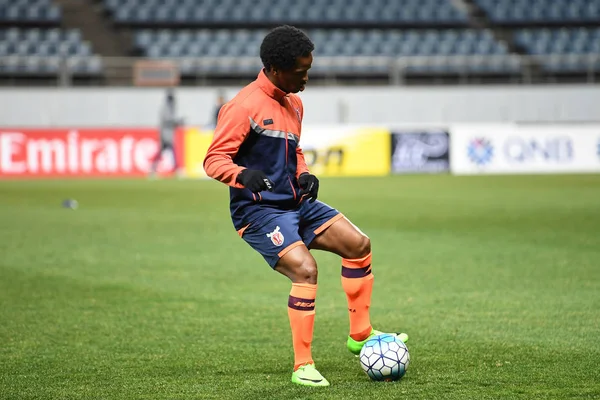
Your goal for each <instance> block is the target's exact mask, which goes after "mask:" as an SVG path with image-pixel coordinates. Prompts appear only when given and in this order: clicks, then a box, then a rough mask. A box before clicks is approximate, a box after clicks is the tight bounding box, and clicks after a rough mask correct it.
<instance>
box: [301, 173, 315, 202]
mask: <svg viewBox="0 0 600 400" xmlns="http://www.w3.org/2000/svg"><path fill="white" fill-rule="evenodd" d="M298 185H300V192H299V193H298V196H300V198H302V196H303V195H305V194H308V198H309V199H310V201H309V202H310V203H314V201H315V200H316V199H317V194H318V193H319V180H318V179H317V177H316V176H314V175H311V174H309V173H308V172H305V173H303V174H302V175H300V177H299V178H298Z"/></svg>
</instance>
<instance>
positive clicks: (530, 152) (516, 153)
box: [503, 136, 574, 164]
mask: <svg viewBox="0 0 600 400" xmlns="http://www.w3.org/2000/svg"><path fill="white" fill-rule="evenodd" d="M503 150H504V156H505V157H506V160H507V161H509V162H511V163H515V164H518V163H544V164H548V163H558V164H561V163H569V162H571V161H573V158H574V150H573V141H572V140H571V138H569V137H566V136H557V137H549V138H544V139H539V138H528V137H509V138H507V139H506V141H505V142H504V146H503Z"/></svg>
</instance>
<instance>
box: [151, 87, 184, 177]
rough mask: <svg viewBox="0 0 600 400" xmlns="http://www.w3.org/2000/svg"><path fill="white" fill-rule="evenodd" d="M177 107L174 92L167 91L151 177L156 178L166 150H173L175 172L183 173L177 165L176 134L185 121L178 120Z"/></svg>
mask: <svg viewBox="0 0 600 400" xmlns="http://www.w3.org/2000/svg"><path fill="white" fill-rule="evenodd" d="M176 114H177V112H176V107H175V94H174V93H173V91H172V90H169V91H167V97H166V100H165V105H164V106H163V109H162V111H161V114H160V145H159V146H160V147H159V148H158V151H157V152H156V155H155V156H154V157H153V158H152V164H151V165H150V176H151V177H154V176H155V175H156V169H157V167H158V163H159V162H160V159H161V157H162V155H163V153H164V152H165V150H171V152H172V153H173V162H174V168H173V170H174V171H175V172H176V173H177V174H178V175H180V174H181V171H180V170H179V167H178V163H177V153H176V149H175V132H176V131H177V128H178V127H179V126H180V125H182V124H183V119H181V118H177V116H176Z"/></svg>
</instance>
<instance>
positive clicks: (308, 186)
mask: <svg viewBox="0 0 600 400" xmlns="http://www.w3.org/2000/svg"><path fill="white" fill-rule="evenodd" d="M296 101H297V104H298V110H299V111H300V126H302V118H303V117H304V106H303V105H302V100H300V98H299V97H296ZM296 179H298V185H300V193H299V195H300V197H303V196H307V198H308V199H310V202H311V203H312V202H314V201H315V200H316V199H317V196H318V193H319V179H317V177H316V176H314V175H312V174H311V173H310V171H309V170H308V166H307V165H306V159H305V158H304V153H303V152H302V147H300V144H298V146H297V147H296Z"/></svg>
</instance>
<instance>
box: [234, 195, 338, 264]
mask: <svg viewBox="0 0 600 400" xmlns="http://www.w3.org/2000/svg"><path fill="white" fill-rule="evenodd" d="M251 217H254V218H253V219H254V220H255V222H253V223H251V224H250V225H249V226H248V227H247V228H246V229H244V230H243V231H242V233H241V235H242V238H243V239H244V240H245V241H246V243H248V244H249V245H250V246H251V247H252V248H253V249H254V250H256V251H258V252H259V253H260V254H261V255H262V256H263V257H264V258H265V260H266V261H267V263H268V264H269V265H270V266H271V268H275V266H276V265H277V262H278V261H279V259H280V258H281V257H283V255H284V254H286V253H287V252H288V251H290V250H291V249H293V248H294V247H297V246H301V245H303V244H304V245H305V246H306V247H308V246H309V245H310V243H311V242H312V241H313V240H314V239H315V237H316V236H317V235H318V234H319V233H321V232H323V231H324V230H325V229H327V228H328V227H329V226H330V225H331V224H333V223H334V222H335V221H337V220H338V219H341V218H343V215H342V214H341V213H340V212H339V211H338V210H336V209H334V208H331V207H330V206H328V205H327V204H325V203H323V202H321V201H319V200H317V201H315V202H314V203H309V202H308V201H304V202H302V204H301V205H300V207H299V208H298V209H296V210H278V209H274V208H266V207H261V206H256V211H253V212H252V214H251ZM255 218H256V219H255Z"/></svg>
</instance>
